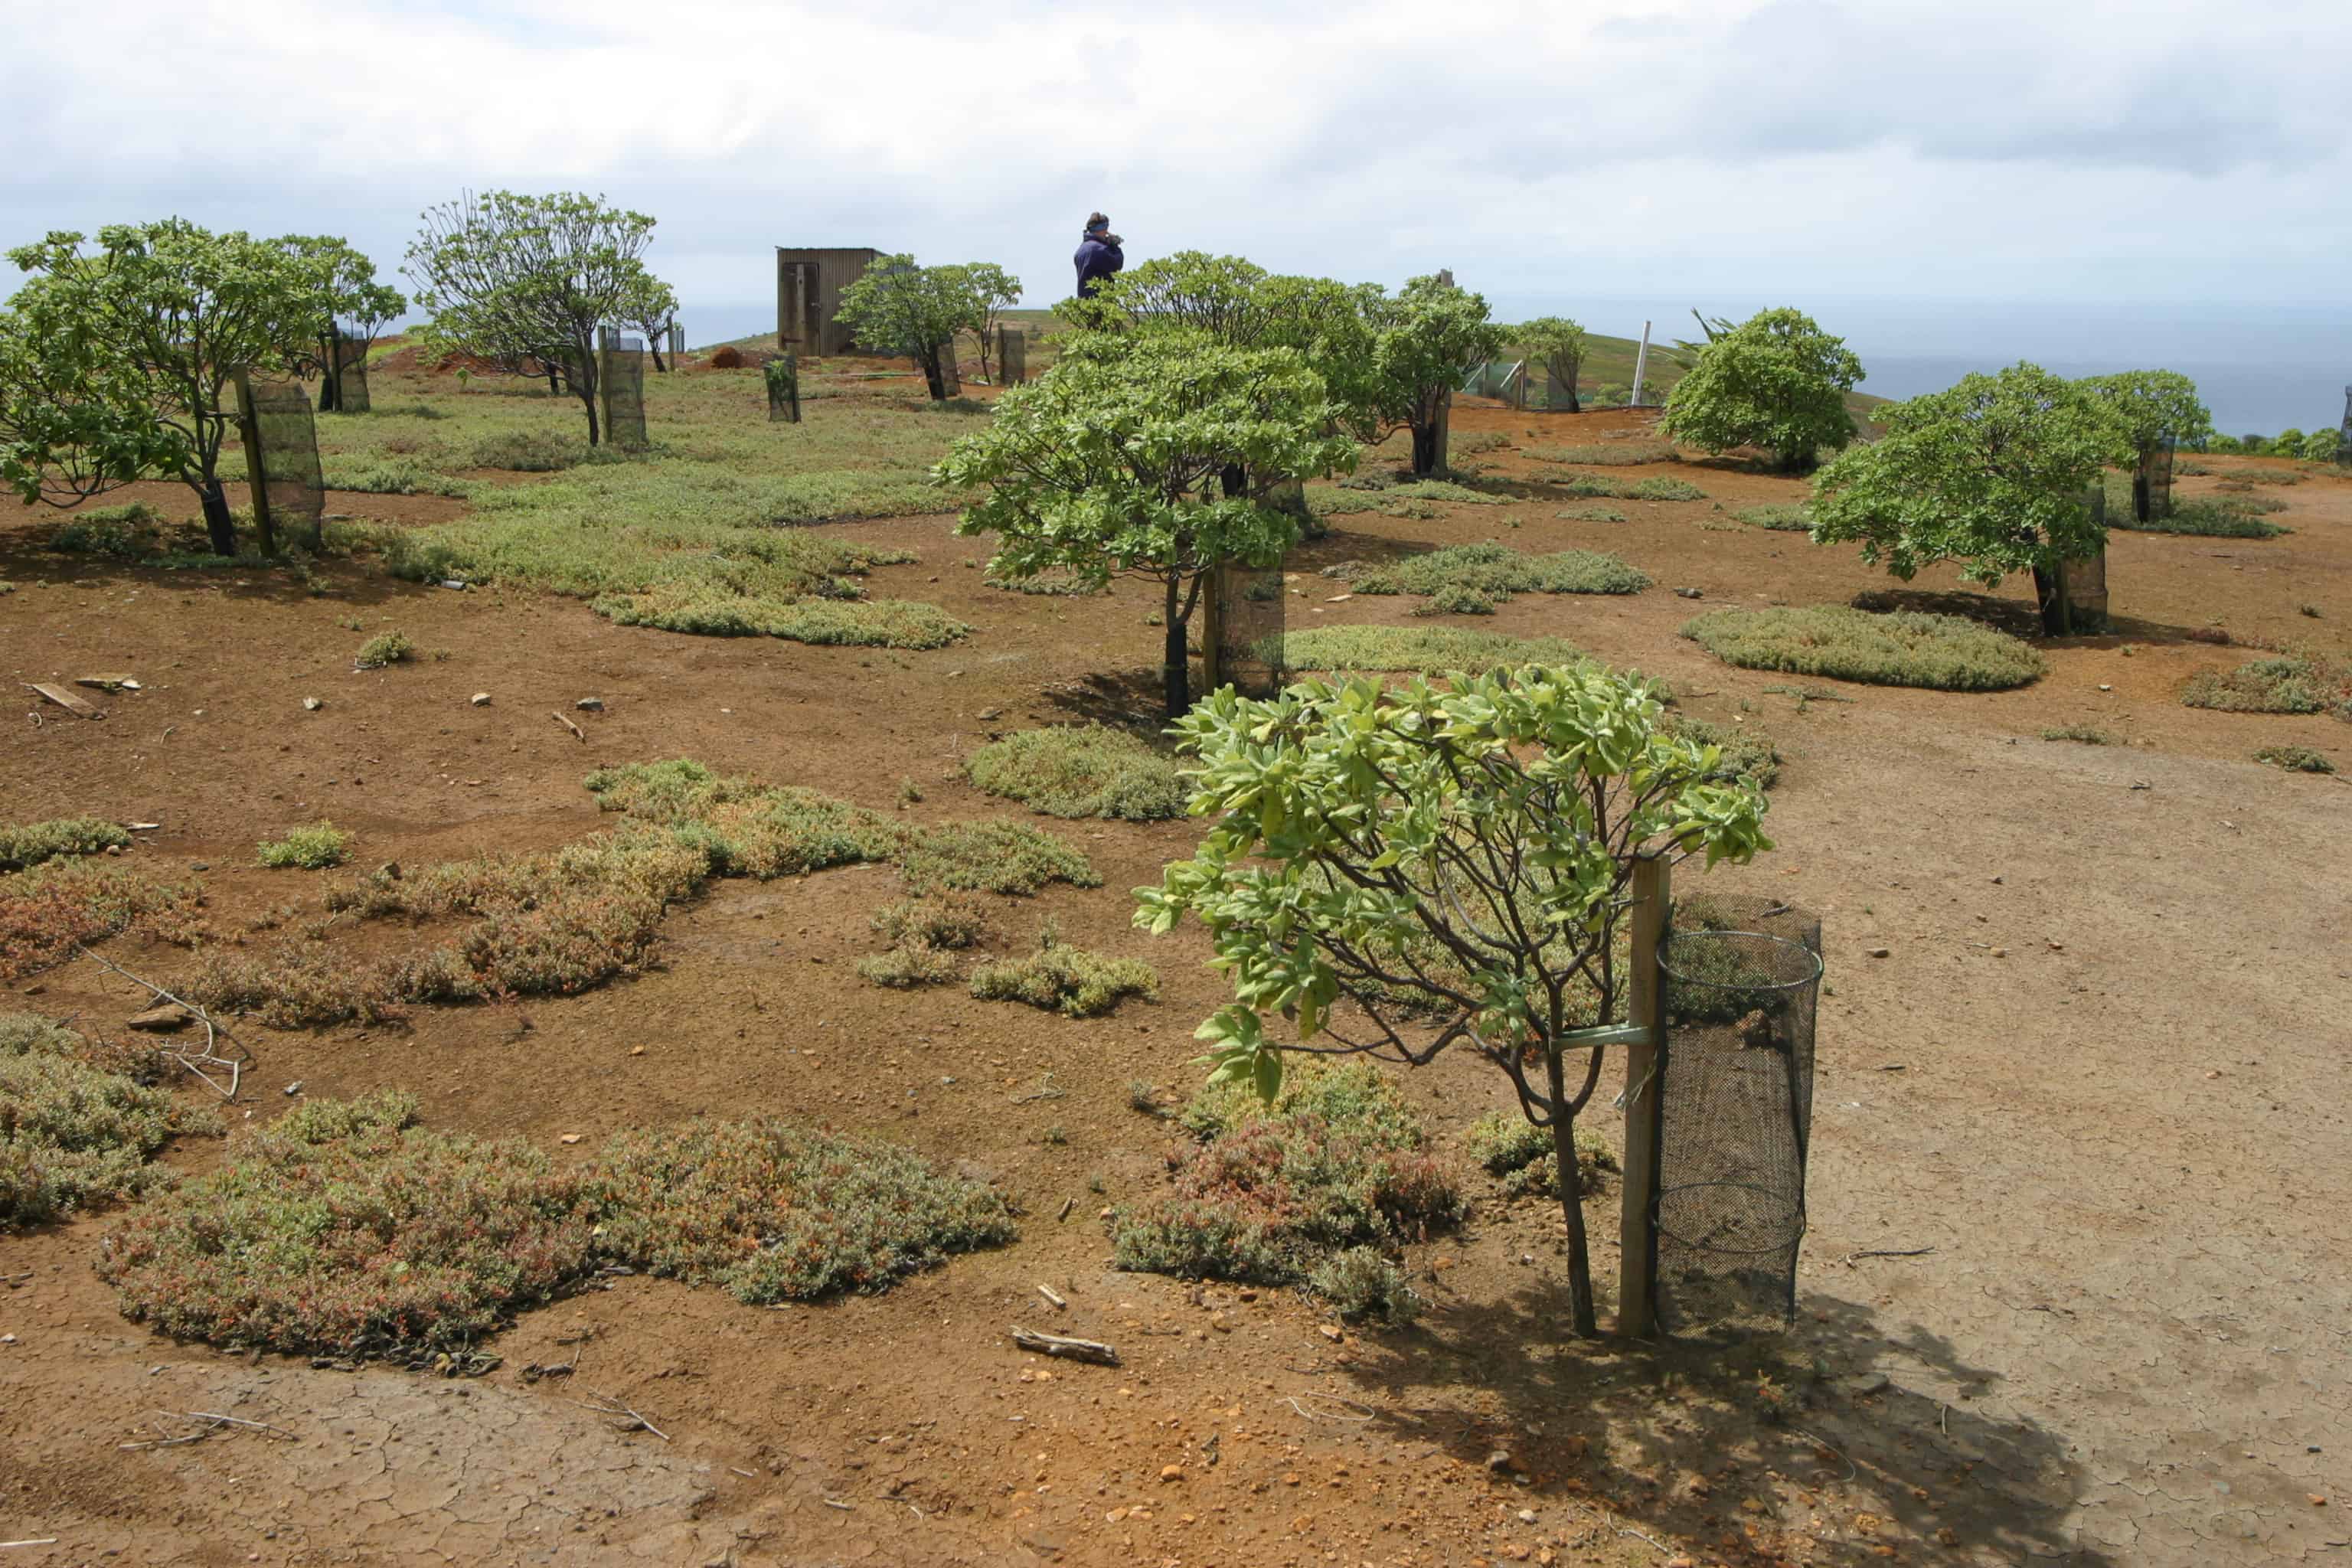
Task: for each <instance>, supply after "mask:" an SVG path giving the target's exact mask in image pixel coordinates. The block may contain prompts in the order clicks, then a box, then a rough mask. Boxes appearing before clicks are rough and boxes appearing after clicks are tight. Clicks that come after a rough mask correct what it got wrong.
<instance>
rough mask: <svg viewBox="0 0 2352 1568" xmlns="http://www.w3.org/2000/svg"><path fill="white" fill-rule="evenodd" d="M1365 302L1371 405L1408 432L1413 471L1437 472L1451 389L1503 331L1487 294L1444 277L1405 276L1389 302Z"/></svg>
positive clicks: (1489, 353) (1493, 348)
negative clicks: (1369, 332) (1491, 312)
mask: <svg viewBox="0 0 2352 1568" xmlns="http://www.w3.org/2000/svg"><path fill="white" fill-rule="evenodd" d="M1364 303H1365V314H1366V316H1367V318H1368V320H1369V321H1370V323H1371V327H1372V355H1371V369H1372V380H1371V388H1372V397H1373V400H1374V404H1373V405H1374V407H1375V408H1376V409H1377V411H1378V413H1379V415H1380V416H1381V420H1382V421H1383V423H1384V425H1385V427H1386V428H1388V429H1391V430H1393V429H1397V428H1399V427H1404V428H1409V429H1411V430H1412V471H1413V472H1414V473H1415V474H1430V473H1435V472H1438V471H1440V470H1442V469H1443V468H1444V467H1445V448H1444V440H1443V437H1444V429H1445V423H1446V417H1447V411H1448V410H1449V409H1450V408H1451V407H1452V405H1453V402H1454V388H1455V387H1457V386H1459V385H1461V384H1462V378H1463V376H1464V375H1465V374H1468V372H1469V370H1470V367H1471V366H1473V365H1475V364H1477V363H1481V362H1482V361H1485V360H1490V359H1493V358H1494V357H1495V356H1496V354H1499V353H1502V352H1503V347H1504V344H1505V342H1506V341H1507V337H1508V334H1507V333H1506V332H1505V331H1504V330H1503V329H1502V328H1501V327H1500V326H1498V325H1496V323H1495V322H1494V321H1492V320H1490V319H1489V314H1488V311H1487V309H1486V296H1484V295H1482V294H1474V293H1472V292H1471V291H1470V290H1469V289H1464V288H1462V287H1460V286H1459V285H1457V284H1456V283H1454V280H1453V279H1451V278H1449V277H1447V276H1445V275H1444V274H1439V275H1436V276H1433V277H1428V278H1414V279H1409V280H1408V281H1407V282H1406V283H1405V286H1404V288H1403V289H1402V290H1400V291H1399V292H1398V294H1397V295H1396V297H1395V298H1394V299H1390V298H1388V297H1387V296H1386V295H1384V294H1382V293H1381V291H1380V290H1378V289H1372V290H1370V291H1369V292H1368V293H1367V294H1366V295H1365V297H1364Z"/></svg>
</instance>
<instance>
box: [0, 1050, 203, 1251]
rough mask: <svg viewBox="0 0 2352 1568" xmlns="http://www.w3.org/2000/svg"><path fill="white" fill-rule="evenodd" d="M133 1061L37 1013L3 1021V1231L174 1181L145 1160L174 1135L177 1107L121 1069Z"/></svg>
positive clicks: (0, 1064) (0, 1211)
mask: <svg viewBox="0 0 2352 1568" xmlns="http://www.w3.org/2000/svg"><path fill="white" fill-rule="evenodd" d="M137 1054H142V1055H146V1056H148V1057H151V1058H152V1053H137ZM133 1055H134V1053H128V1052H123V1051H120V1050H114V1049H110V1048H109V1047H104V1046H101V1045H97V1044H95V1043H93V1042H91V1041H89V1040H85V1039H84V1038H83V1037H81V1036H79V1035H78V1034H75V1033H74V1032H73V1031H72V1030H70V1029H68V1028H65V1027H64V1026H61V1025H58V1024H55V1023H52V1022H51V1021H50V1020H49V1019H47V1018H45V1017H42V1016H39V1015H37V1014H32V1013H12V1014H0V1231H6V1230H9V1229H12V1228H15V1227H17V1226H27V1225H40V1224H44V1223H46V1222H47V1221H49V1220H53V1219H56V1218H58V1217H59V1216H61V1215H68V1214H71V1213H74V1212H76V1211H78V1210H80V1209H84V1208H87V1207H89V1205H92V1204H95V1203H100V1202H103V1201H106V1200H110V1199H126V1198H134V1197H137V1196H139V1195H140V1194H143V1193H145V1192H148V1191H150V1190H152V1189H153V1188H155V1187H157V1186H161V1185H163V1184H165V1183H167V1182H168V1181H169V1180H170V1179H171V1176H170V1173H169V1172H167V1171H164V1170H162V1169H160V1168H158V1167H156V1166H154V1165H151V1164H150V1163H148V1162H149V1161H150V1160H152V1159H153V1158H154V1156H155V1154H156V1152H158V1151H159V1150H161V1149H162V1148H163V1144H164V1142H166V1141H167V1140H168V1139H169V1138H170V1137H171V1135H172V1133H173V1131H175V1130H176V1129H177V1127H178V1125H179V1109H178V1102H177V1101H175V1100H173V1098H172V1097H171V1095H169V1094H167V1093H165V1092H164V1091H163V1090H162V1089H155V1088H152V1087H150V1086H149V1085H147V1084H143V1083H142V1082H140V1081H139V1080H138V1079H137V1078H136V1077H134V1076H132V1074H131V1072H130V1071H127V1070H123V1069H125V1068H129V1067H130V1066H131V1057H132V1056H133Z"/></svg>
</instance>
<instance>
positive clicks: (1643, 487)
mask: <svg viewBox="0 0 2352 1568" xmlns="http://www.w3.org/2000/svg"><path fill="white" fill-rule="evenodd" d="M1552 489H1555V490H1558V491H1559V492H1560V493H1561V494H1564V495H1572V496H1600V497H1604V498H1607V499H1610V500H1706V491H1705V490H1703V489H1699V488H1698V487H1697V486H1696V485H1695V484H1692V483H1691V482H1690V481H1689V480H1687V479H1675V478H1674V477H1672V476H1671V475H1667V474H1655V475H1653V476H1652V477H1650V478H1649V479H1643V480H1640V481H1639V482H1637V483H1633V484H1628V483H1626V482H1625V481H1624V480H1622V479H1608V478H1605V477H1603V476H1601V475H1600V474H1574V475H1571V476H1570V477H1569V478H1567V479H1561V480H1559V481H1558V482H1557V483H1556V484H1554V485H1553V486H1552Z"/></svg>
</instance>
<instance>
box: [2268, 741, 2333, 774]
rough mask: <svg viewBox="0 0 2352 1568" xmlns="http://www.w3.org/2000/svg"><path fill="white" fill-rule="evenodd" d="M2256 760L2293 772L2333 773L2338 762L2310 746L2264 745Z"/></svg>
mask: <svg viewBox="0 0 2352 1568" xmlns="http://www.w3.org/2000/svg"><path fill="white" fill-rule="evenodd" d="M2254 761H2256V762H2258V763H2270V765H2271V766H2273V767H2274V768H2284V769H2285V770H2286V771H2287V772H2289V773H2334V772H2335V771H2336V764H2335V763H2331V762H2329V761H2328V760H2327V759H2326V757H2325V756H2323V755H2321V754H2320V753H2319V752H2315V751H2313V750H2312V749H2311V748H2310V747H2309V746H2264V747H2263V749H2262V750H2261V751H2259V752H2255V753H2254Z"/></svg>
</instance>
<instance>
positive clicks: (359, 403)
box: [334, 328, 368, 414]
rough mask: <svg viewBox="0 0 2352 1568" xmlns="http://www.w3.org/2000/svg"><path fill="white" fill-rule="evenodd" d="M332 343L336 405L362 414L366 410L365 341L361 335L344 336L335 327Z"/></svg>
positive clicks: (339, 410) (350, 411)
mask: <svg viewBox="0 0 2352 1568" xmlns="http://www.w3.org/2000/svg"><path fill="white" fill-rule="evenodd" d="M334 344H335V376H334V381H335V407H336V409H337V411H338V412H340V413H343V414H365V413H366V412H367V411H368V344H367V342H366V340H364V339H362V338H353V337H346V336H344V335H343V332H342V330H341V328H337V329H336V330H335V333H334Z"/></svg>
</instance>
